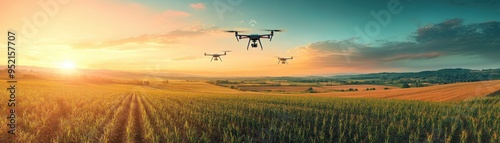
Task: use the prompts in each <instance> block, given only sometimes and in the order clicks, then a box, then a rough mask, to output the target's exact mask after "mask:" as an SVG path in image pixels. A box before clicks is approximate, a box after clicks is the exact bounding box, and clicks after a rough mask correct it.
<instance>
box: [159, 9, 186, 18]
mask: <svg viewBox="0 0 500 143" xmlns="http://www.w3.org/2000/svg"><path fill="white" fill-rule="evenodd" d="M163 15H165V16H179V17H183V16H189V15H190V14H189V13H187V12H184V11H176V10H167V11H165V12H163Z"/></svg>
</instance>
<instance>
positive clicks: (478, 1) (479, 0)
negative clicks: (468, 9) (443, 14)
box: [447, 0, 498, 6]
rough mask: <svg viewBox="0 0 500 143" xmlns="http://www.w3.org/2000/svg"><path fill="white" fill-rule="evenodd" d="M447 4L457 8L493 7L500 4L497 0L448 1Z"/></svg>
mask: <svg viewBox="0 0 500 143" xmlns="http://www.w3.org/2000/svg"><path fill="white" fill-rule="evenodd" d="M447 2H448V3H449V4H451V5H455V6H492V5H495V4H497V3H498V1H497V0H448V1H447Z"/></svg>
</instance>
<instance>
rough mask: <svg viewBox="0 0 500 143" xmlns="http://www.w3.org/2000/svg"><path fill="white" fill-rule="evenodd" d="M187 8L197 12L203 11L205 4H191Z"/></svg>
mask: <svg viewBox="0 0 500 143" xmlns="http://www.w3.org/2000/svg"><path fill="white" fill-rule="evenodd" d="M189 6H190V7H191V8H193V9H198V10H201V9H205V4H203V3H193V4H190V5H189Z"/></svg>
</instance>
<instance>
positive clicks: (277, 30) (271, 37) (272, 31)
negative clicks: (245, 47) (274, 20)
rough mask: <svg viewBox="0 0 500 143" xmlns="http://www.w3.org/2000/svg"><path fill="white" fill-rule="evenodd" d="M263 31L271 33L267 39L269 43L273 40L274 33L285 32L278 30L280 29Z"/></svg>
mask: <svg viewBox="0 0 500 143" xmlns="http://www.w3.org/2000/svg"><path fill="white" fill-rule="evenodd" d="M264 31H271V36H270V37H269V41H272V40H273V35H274V32H285V30H280V29H264Z"/></svg>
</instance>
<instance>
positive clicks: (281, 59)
mask: <svg viewBox="0 0 500 143" xmlns="http://www.w3.org/2000/svg"><path fill="white" fill-rule="evenodd" d="M291 59H293V57H290V58H280V57H278V64H280V62H281V64H285V63H286V64H288V61H286V60H291Z"/></svg>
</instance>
